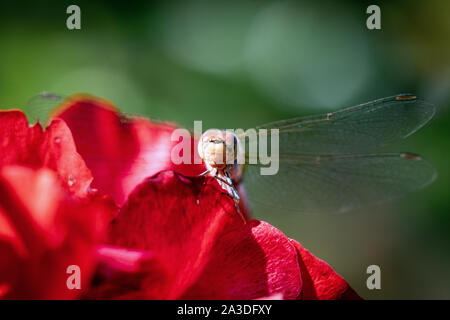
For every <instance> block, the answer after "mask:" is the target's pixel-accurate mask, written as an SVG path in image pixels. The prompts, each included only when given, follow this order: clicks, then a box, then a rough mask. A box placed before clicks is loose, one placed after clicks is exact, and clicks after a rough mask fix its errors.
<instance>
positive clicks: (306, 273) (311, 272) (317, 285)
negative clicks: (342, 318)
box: [291, 239, 361, 300]
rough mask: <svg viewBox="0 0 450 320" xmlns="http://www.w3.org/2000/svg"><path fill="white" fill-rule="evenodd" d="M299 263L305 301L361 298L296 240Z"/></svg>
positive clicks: (331, 269) (293, 241) (302, 296)
mask: <svg viewBox="0 0 450 320" xmlns="http://www.w3.org/2000/svg"><path fill="white" fill-rule="evenodd" d="M291 243H292V244H293V245H294V246H295V247H296V249H297V253H298V262H299V265H300V270H301V275H302V279H303V290H302V295H301V299H303V300H316V299H319V300H336V299H342V300H355V299H361V297H360V296H359V295H358V294H357V293H356V292H355V291H354V290H353V289H352V288H351V287H350V285H349V284H348V283H347V281H345V280H344V278H342V277H341V276H340V275H339V274H337V273H336V272H335V271H334V270H333V268H331V267H330V266H329V265H328V264H327V263H326V262H325V261H323V260H320V259H318V258H316V257H314V256H313V255H312V254H311V253H310V252H309V251H308V250H306V249H305V248H303V246H302V245H301V244H300V243H298V242H297V241H295V240H292V239H291Z"/></svg>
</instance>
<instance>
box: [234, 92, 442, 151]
mask: <svg viewBox="0 0 450 320" xmlns="http://www.w3.org/2000/svg"><path fill="white" fill-rule="evenodd" d="M434 112H435V108H434V106H433V105H431V104H429V103H427V102H424V101H422V100H419V99H417V98H416V97H415V96H413V95H397V96H393V97H388V98H383V99H379V100H375V101H372V102H368V103H365V104H361V105H358V106H354V107H350V108H347V109H342V110H338V111H336V112H331V113H328V114H321V115H315V116H311V117H303V118H294V119H288V120H282V121H277V122H273V123H269V124H266V125H262V126H260V127H257V128H256V129H257V130H258V129H278V130H279V145H280V154H291V153H302V154H345V153H353V152H356V153H361V152H367V151H372V150H374V149H376V148H377V147H380V146H383V145H386V144H389V143H391V142H394V141H396V140H399V139H402V138H405V137H407V136H409V135H411V134H412V133H414V132H415V131H417V130H419V129H420V128H421V127H422V126H423V125H424V124H426V123H427V122H428V121H429V120H430V119H431V118H432V117H433V115H434ZM246 136H247V135H246V134H242V135H240V140H241V141H243V142H244V145H245V144H247V145H248V144H249V143H248V139H245V138H246ZM244 139H245V140H246V141H244ZM269 150H270V149H269Z"/></svg>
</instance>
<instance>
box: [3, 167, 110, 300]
mask: <svg viewBox="0 0 450 320" xmlns="http://www.w3.org/2000/svg"><path fill="white" fill-rule="evenodd" d="M23 181H26V182H27V183H26V184H24V183H23ZM105 201H106V200H104V199H100V198H98V197H92V198H89V199H87V198H85V199H83V200H76V199H74V198H73V197H70V196H69V195H68V194H67V193H66V191H65V190H64V189H62V188H61V187H60V184H59V182H58V180H57V178H56V176H55V174H54V173H53V172H52V171H50V170H47V169H41V170H37V171H34V170H32V169H29V168H25V167H19V166H14V167H11V166H9V167H3V168H2V170H1V172H0V216H1V217H3V219H1V221H0V239H1V238H2V237H3V238H4V239H6V238H9V239H12V240H15V241H17V242H18V243H20V244H21V246H17V245H15V246H12V247H10V248H14V250H13V251H14V254H11V251H9V256H12V257H13V258H11V259H8V261H7V264H6V266H2V268H1V269H0V272H1V274H0V287H7V288H8V290H6V296H5V297H6V298H20V299H23V298H31V299H67V298H73V297H76V296H77V295H78V294H80V291H79V290H69V289H68V288H67V285H66V280H67V278H68V277H69V275H68V274H67V273H66V270H67V267H68V266H70V265H78V266H79V267H80V268H81V272H82V275H81V286H82V289H83V288H85V287H86V286H87V284H88V282H89V279H90V276H91V274H92V271H93V268H94V266H95V263H96V262H95V259H94V258H95V250H94V249H95V245H96V244H97V243H98V241H100V240H101V237H102V234H103V231H104V229H105V227H106V224H107V222H108V219H109V217H110V216H112V213H111V211H110V210H111V204H110V202H108V201H106V202H105ZM2 221H3V222H2ZM5 235H6V236H5ZM10 242H11V243H13V242H12V241H10ZM7 249H8V248H7V247H5V246H3V247H0V251H1V254H2V255H3V254H4V253H5V252H7V251H6V250H7ZM8 250H9V249H8ZM11 270H14V272H13V271H11ZM17 273H18V275H17Z"/></svg>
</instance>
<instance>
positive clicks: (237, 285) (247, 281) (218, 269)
mask: <svg viewBox="0 0 450 320" xmlns="http://www.w3.org/2000/svg"><path fill="white" fill-rule="evenodd" d="M301 288H302V279H301V276H300V270H299V266H298V262H297V253H296V251H295V248H294V247H293V246H292V245H291V243H290V242H289V239H288V238H287V237H286V236H285V235H284V234H283V233H282V232H281V231H279V230H278V229H276V228H275V227H273V226H271V225H269V224H268V223H266V222H261V221H257V220H252V221H250V222H249V223H248V224H247V226H246V227H242V226H241V227H239V226H236V225H235V226H230V225H227V226H225V228H224V230H223V231H222V232H221V233H220V234H219V235H218V236H217V238H216V242H215V244H214V247H213V249H212V251H211V254H210V257H209V261H208V264H207V265H206V266H205V268H204V270H203V272H202V273H201V275H200V277H199V278H198V279H197V281H196V282H195V284H194V285H193V286H192V287H191V288H190V289H189V290H188V291H187V292H186V293H185V294H184V295H183V297H182V298H183V299H257V298H261V297H266V296H272V295H275V294H277V293H278V294H280V293H281V294H282V296H283V299H295V298H297V297H298V296H299V295H300V292H301Z"/></svg>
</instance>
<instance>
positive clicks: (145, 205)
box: [110, 172, 301, 299]
mask: <svg viewBox="0 0 450 320" xmlns="http://www.w3.org/2000/svg"><path fill="white" fill-rule="evenodd" d="M205 181H206V179H205V178H204V177H201V178H186V177H184V176H181V175H178V174H174V173H173V172H162V173H160V174H158V175H157V176H155V177H153V178H151V179H148V180H147V181H146V182H144V183H142V184H141V185H140V186H138V187H137V188H136V189H135V191H134V192H133V193H132V194H131V195H130V197H129V200H128V202H127V204H126V205H125V206H124V207H123V208H122V211H121V212H120V214H119V216H118V217H117V219H116V220H115V221H114V222H113V224H112V226H111V233H110V239H111V240H110V242H111V243H112V244H114V245H118V246H121V247H125V248H132V249H139V250H146V251H150V252H151V253H152V254H153V255H154V257H155V259H159V260H160V261H161V264H162V265H163V266H164V268H165V270H166V272H165V274H167V278H168V279H169V282H168V283H167V285H166V286H165V288H164V289H161V291H160V295H159V298H169V299H173V298H180V297H182V298H189V299H190V298H205V299H206V298H207V299H231V298H235V299H238V298H239V299H251V298H259V297H264V296H268V295H271V294H273V293H277V292H283V293H284V294H285V296H286V298H296V297H297V296H298V295H299V293H300V289H301V278H300V274H299V268H298V263H297V253H296V251H295V248H294V247H293V246H292V245H291V244H290V242H289V240H288V239H287V238H286V237H285V236H284V235H283V234H282V233H281V232H280V231H278V230H277V229H275V228H274V227H272V226H270V225H268V224H267V223H264V222H261V223H260V222H258V221H251V222H249V223H247V224H246V225H245V224H243V222H242V220H241V219H240V217H239V216H238V214H237V212H236V210H235V209H234V204H233V201H232V200H231V199H230V198H229V197H228V196H227V195H224V194H222V193H221V192H220V190H219V189H218V186H217V184H216V183H215V182H211V183H206V184H205ZM212 284H213V285H212Z"/></svg>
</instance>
